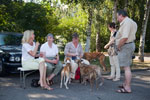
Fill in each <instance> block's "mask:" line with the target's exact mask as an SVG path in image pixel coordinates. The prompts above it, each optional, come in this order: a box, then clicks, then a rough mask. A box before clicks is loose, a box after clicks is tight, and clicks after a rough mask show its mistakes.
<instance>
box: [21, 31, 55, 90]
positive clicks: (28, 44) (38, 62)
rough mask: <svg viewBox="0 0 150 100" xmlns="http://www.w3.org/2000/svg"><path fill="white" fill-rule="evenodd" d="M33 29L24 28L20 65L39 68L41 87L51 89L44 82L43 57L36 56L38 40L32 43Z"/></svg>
mask: <svg viewBox="0 0 150 100" xmlns="http://www.w3.org/2000/svg"><path fill="white" fill-rule="evenodd" d="M34 38H35V35H34V31H33V30H26V31H25V32H24V33H23V38H22V67H23V68H27V69H39V72H40V80H39V84H40V86H41V87H42V88H44V89H47V90H52V88H50V87H49V86H48V85H47V83H46V66H45V60H44V58H41V57H40V58H38V59H35V57H37V50H38V47H39V42H36V43H34V42H33V41H34Z"/></svg>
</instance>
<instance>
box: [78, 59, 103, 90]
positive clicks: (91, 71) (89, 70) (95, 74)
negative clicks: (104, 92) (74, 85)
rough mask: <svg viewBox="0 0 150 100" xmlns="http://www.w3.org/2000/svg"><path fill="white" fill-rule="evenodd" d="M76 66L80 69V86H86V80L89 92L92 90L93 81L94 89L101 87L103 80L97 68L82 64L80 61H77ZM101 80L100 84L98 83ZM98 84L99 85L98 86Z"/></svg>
mask: <svg viewBox="0 0 150 100" xmlns="http://www.w3.org/2000/svg"><path fill="white" fill-rule="evenodd" d="M77 62H78V65H79V67H80V73H81V81H82V84H85V85H86V80H87V79H88V80H89V81H90V85H91V91H92V90H93V84H94V81H96V88H97V89H98V88H99V86H101V85H103V83H104V79H103V77H102V75H101V70H100V67H99V66H96V65H86V64H84V63H83V62H82V60H78V61H77ZM100 79H101V81H102V82H101V83H99V81H100ZM98 83H99V84H98Z"/></svg>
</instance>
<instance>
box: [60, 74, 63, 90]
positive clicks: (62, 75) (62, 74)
mask: <svg viewBox="0 0 150 100" xmlns="http://www.w3.org/2000/svg"><path fill="white" fill-rule="evenodd" d="M63 76H64V73H63V72H62V73H61V83H60V88H62V81H63Z"/></svg>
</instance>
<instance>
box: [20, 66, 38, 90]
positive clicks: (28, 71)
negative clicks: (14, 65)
mask: <svg viewBox="0 0 150 100" xmlns="http://www.w3.org/2000/svg"><path fill="white" fill-rule="evenodd" d="M18 70H19V71H20V87H23V88H24V89H25V88H26V77H27V76H28V75H30V74H32V73H33V72H36V71H37V70H38V69H25V68H23V67H19V68H18ZM25 72H26V73H25Z"/></svg>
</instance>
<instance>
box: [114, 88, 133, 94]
mask: <svg viewBox="0 0 150 100" xmlns="http://www.w3.org/2000/svg"><path fill="white" fill-rule="evenodd" d="M116 92H117V93H132V92H128V91H127V90H126V89H125V88H121V89H119V90H117V91H116Z"/></svg>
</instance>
